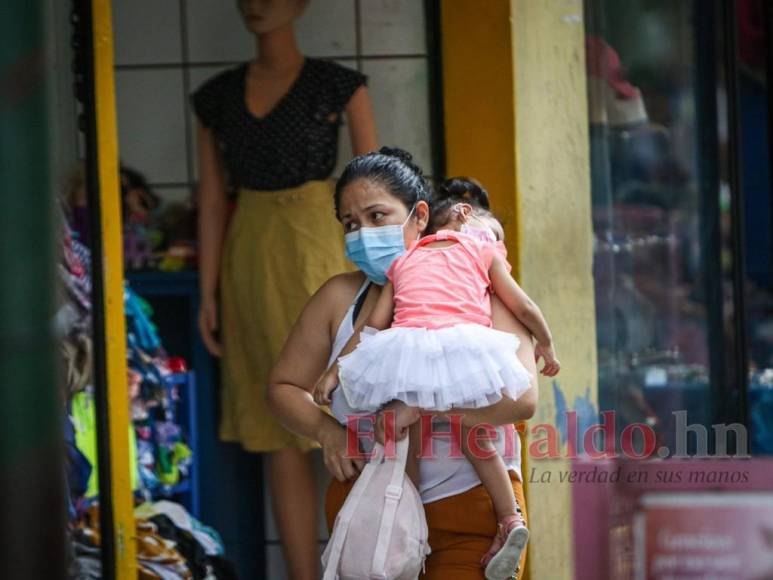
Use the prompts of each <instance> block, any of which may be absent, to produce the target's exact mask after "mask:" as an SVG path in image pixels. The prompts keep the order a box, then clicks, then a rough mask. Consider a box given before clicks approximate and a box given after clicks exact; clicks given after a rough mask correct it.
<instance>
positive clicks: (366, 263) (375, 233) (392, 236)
mask: <svg viewBox="0 0 773 580" xmlns="http://www.w3.org/2000/svg"><path fill="white" fill-rule="evenodd" d="M411 215H413V208H411V211H410V213H409V214H408V217H407V218H406V220H405V221H404V222H403V224H402V225H393V226H379V227H377V228H360V229H359V230H357V231H354V232H349V233H348V234H346V236H344V239H345V240H346V257H347V258H349V259H350V260H351V261H352V262H353V263H354V264H355V265H356V266H357V267H358V268H359V269H360V270H362V272H363V273H364V274H365V275H366V276H367V277H368V278H369V279H370V280H372V281H373V282H375V283H376V284H379V285H382V286H383V285H384V284H386V281H387V277H386V273H387V270H389V267H390V266H391V265H392V262H394V261H395V259H396V258H399V257H400V256H401V255H402V254H403V253H404V252H405V238H404V236H403V228H404V227H405V224H407V223H408V220H409V219H411Z"/></svg>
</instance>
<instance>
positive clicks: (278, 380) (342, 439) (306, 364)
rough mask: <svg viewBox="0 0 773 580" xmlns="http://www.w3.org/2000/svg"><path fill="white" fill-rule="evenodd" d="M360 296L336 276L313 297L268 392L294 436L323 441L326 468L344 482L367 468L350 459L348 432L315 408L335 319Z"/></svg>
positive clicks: (272, 405) (277, 413) (273, 373)
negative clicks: (345, 300) (344, 301)
mask: <svg viewBox="0 0 773 580" xmlns="http://www.w3.org/2000/svg"><path fill="white" fill-rule="evenodd" d="M355 292H356V286H354V287H353V286H352V285H351V284H349V281H348V280H347V279H346V278H345V277H344V276H336V277H335V278H332V279H331V280H328V282H326V283H325V284H324V285H323V286H322V288H320V289H319V290H318V291H317V293H316V294H314V296H312V297H311V299H310V300H309V302H308V303H307V304H306V307H305V308H304V310H303V312H302V313H301V315H300V317H299V318H298V320H297V322H296V323H295V326H293V329H292V331H291V332H290V336H289V337H288V338H287V342H285V345H284V348H283V349H282V353H281V354H280V355H279V359H278V360H277V362H276V364H275V365H274V368H273V369H272V371H271V375H270V376H269V383H268V389H267V391H266V401H267V403H268V406H269V408H270V409H271V410H272V411H273V413H274V415H275V416H276V418H277V419H278V420H279V421H280V422H281V423H282V424H283V425H284V426H285V427H287V428H288V429H290V430H291V431H293V432H294V433H297V434H298V435H302V436H304V437H308V438H309V439H313V440H315V441H318V442H319V443H320V444H321V445H322V452H323V455H324V458H325V465H326V466H327V468H328V469H329V470H330V472H331V473H332V474H333V475H334V476H335V477H336V478H337V479H339V480H340V481H343V480H345V479H349V478H351V477H352V476H354V475H355V474H356V473H357V472H358V471H359V470H360V469H361V468H362V464H363V463H362V460H360V459H353V458H349V457H347V444H348V439H347V430H346V428H345V427H343V426H342V425H340V424H339V423H338V421H336V420H335V418H334V417H332V416H331V415H328V414H327V413H325V412H324V411H323V410H322V409H321V408H320V407H318V406H317V405H316V404H315V403H314V401H313V400H312V397H311V390H312V388H313V387H314V384H315V383H316V381H317V379H318V378H319V376H320V375H321V374H322V372H323V371H324V370H325V367H326V365H327V361H328V358H329V357H330V351H331V349H332V346H333V328H332V327H333V326H334V324H333V320H334V319H335V318H336V316H335V313H340V311H341V309H342V308H343V309H344V310H345V309H346V307H345V305H343V304H341V302H342V297H344V298H348V299H349V300H351V297H352V296H353V295H354V293H355Z"/></svg>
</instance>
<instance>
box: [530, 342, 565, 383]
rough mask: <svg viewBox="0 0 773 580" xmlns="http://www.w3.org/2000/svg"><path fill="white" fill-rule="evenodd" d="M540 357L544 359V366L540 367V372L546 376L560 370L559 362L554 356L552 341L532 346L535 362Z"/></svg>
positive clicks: (551, 375) (555, 373) (553, 374)
mask: <svg viewBox="0 0 773 580" xmlns="http://www.w3.org/2000/svg"><path fill="white" fill-rule="evenodd" d="M540 357H542V360H543V361H545V366H543V367H542V370H541V371H540V372H541V373H542V374H543V375H545V376H546V377H554V376H556V375H557V374H558V371H560V370H561V363H560V362H559V361H558V358H556V351H555V347H554V346H553V343H552V342H550V343H548V344H543V343H541V342H538V343H537V346H536V347H534V360H535V362H539V359H540Z"/></svg>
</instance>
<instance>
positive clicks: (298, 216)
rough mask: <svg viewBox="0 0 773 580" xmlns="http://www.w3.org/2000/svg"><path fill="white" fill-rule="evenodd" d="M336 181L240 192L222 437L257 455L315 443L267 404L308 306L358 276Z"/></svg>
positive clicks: (227, 283)
mask: <svg viewBox="0 0 773 580" xmlns="http://www.w3.org/2000/svg"><path fill="white" fill-rule="evenodd" d="M333 187H334V186H333V183H332V182H331V181H310V182H307V183H304V184H303V185H301V186H300V187H297V188H293V189H285V190H280V191H251V190H241V191H240V192H239V199H238V203H237V209H236V212H235V214H234V217H233V219H232V220H231V224H230V226H229V229H228V233H227V236H226V241H225V247H224V253H223V262H222V266H221V277H220V295H221V316H222V330H221V332H222V339H223V359H222V366H221V371H222V375H221V378H222V388H221V407H222V409H221V423H220V438H221V439H222V440H223V441H229V442H238V443H241V445H242V446H243V447H244V448H245V449H246V450H247V451H253V452H265V451H276V450H278V449H283V448H285V447H289V446H296V447H299V448H301V449H303V450H307V449H310V448H312V447H315V446H316V445H315V444H314V443H313V442H312V441H310V440H308V439H305V438H302V437H298V436H297V435H294V434H293V433H290V432H289V431H287V430H286V429H285V428H284V427H282V426H281V425H280V424H279V423H278V422H277V420H276V419H275V418H274V417H273V416H272V414H271V412H270V410H269V409H268V407H267V405H266V402H265V390H266V382H267V379H268V374H269V372H270V370H271V367H272V365H273V364H274V361H276V359H277V357H278V356H279V353H280V351H281V350H282V347H283V345H284V342H285V339H286V338H287V335H288V334H289V332H290V329H291V328H292V326H293V324H294V323H295V320H296V319H297V318H298V315H299V314H300V313H301V310H303V307H304V306H305V305H306V302H307V301H308V300H309V298H310V297H311V295H312V294H314V292H316V290H317V289H318V288H319V287H320V286H321V285H322V284H323V283H324V282H325V281H327V280H328V278H330V277H331V276H334V275H335V274H340V273H341V272H345V271H351V270H352V266H351V264H350V263H349V262H348V261H347V260H346V258H345V257H344V245H343V230H342V228H341V225H340V223H339V222H338V221H337V220H336V218H335V212H334V209H333Z"/></svg>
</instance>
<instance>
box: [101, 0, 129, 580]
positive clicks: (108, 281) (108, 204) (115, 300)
mask: <svg viewBox="0 0 773 580" xmlns="http://www.w3.org/2000/svg"><path fill="white" fill-rule="evenodd" d="M91 6H92V19H93V42H94V54H93V58H94V77H95V80H94V83H95V86H94V94H95V97H96V99H95V100H96V117H97V118H96V130H97V160H98V164H99V203H100V219H101V224H102V250H103V254H104V256H103V258H104V280H103V283H104V290H105V318H104V319H105V326H106V328H105V337H106V340H107V344H106V356H107V386H108V409H109V424H110V425H109V431H110V471H111V475H112V480H111V488H110V489H109V490H105V489H101V490H100V494H105V493H109V494H110V497H111V498H112V505H113V522H114V527H115V533H114V542H115V565H116V578H117V579H118V580H129V579H132V580H133V579H135V578H136V577H137V562H136V555H135V552H136V550H135V542H134V535H135V530H134V504H133V498H132V489H131V478H130V469H131V468H130V464H129V437H128V433H129V396H128V390H127V381H126V373H127V368H126V320H125V318H124V301H123V241H122V239H123V238H122V231H121V207H120V203H121V200H120V195H118V192H119V191H120V187H119V180H118V141H117V139H118V128H117V125H116V114H115V81H114V77H113V27H112V15H111V2H110V0H92V4H91Z"/></svg>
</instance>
